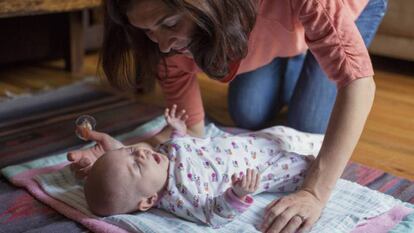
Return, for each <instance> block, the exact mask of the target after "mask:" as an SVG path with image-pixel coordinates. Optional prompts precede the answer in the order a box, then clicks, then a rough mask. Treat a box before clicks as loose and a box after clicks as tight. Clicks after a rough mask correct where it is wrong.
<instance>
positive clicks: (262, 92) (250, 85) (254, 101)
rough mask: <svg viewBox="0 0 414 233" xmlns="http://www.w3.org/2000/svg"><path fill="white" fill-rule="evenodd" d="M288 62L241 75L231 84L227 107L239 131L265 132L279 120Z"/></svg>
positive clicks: (277, 61)
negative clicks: (267, 126) (273, 121)
mask: <svg viewBox="0 0 414 233" xmlns="http://www.w3.org/2000/svg"><path fill="white" fill-rule="evenodd" d="M285 63H286V59H281V58H276V59H274V60H273V61H272V62H271V63H269V64H268V65H266V66H263V67H261V68H259V69H256V70H254V71H251V72H247V73H244V74H240V75H238V76H237V77H236V78H235V79H234V80H233V81H232V82H231V83H230V84H229V92H228V106H229V112H230V116H231V117H232V119H233V121H234V122H235V124H236V125H237V126H238V127H242V128H247V129H260V128H263V127H264V126H265V125H266V123H267V122H269V121H270V120H272V118H274V117H275V116H276V113H277V112H278V111H279V109H280V107H281V106H282V102H281V93H280V89H281V84H282V81H281V79H282V75H283V72H284V69H285Z"/></svg>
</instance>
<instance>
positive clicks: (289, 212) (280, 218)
mask: <svg viewBox="0 0 414 233" xmlns="http://www.w3.org/2000/svg"><path fill="white" fill-rule="evenodd" d="M296 213H297V211H296V210H295V209H294V208H287V209H285V210H284V211H282V212H280V211H275V214H271V215H269V216H268V218H267V219H266V220H265V221H266V223H265V226H264V227H263V228H262V230H263V231H264V232H270V231H269V230H270V229H271V232H281V231H282V230H283V229H284V228H285V226H286V225H287V224H288V223H289V222H290V221H291V219H292V218H293V217H294V216H295V215H296ZM295 218H296V217H295ZM296 222H297V221H296V220H295V222H294V223H295V224H296ZM299 226H300V225H299ZM299 226H295V227H296V229H297V228H298V227H299Z"/></svg>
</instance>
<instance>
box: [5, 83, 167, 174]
mask: <svg viewBox="0 0 414 233" xmlns="http://www.w3.org/2000/svg"><path fill="white" fill-rule="evenodd" d="M161 111H162V109H160V108H157V107H153V106H149V105H145V104H142V103H139V102H136V101H135V100H133V99H131V98H129V97H127V96H124V95H116V94H114V92H113V91H111V90H108V89H104V88H102V87H100V86H99V84H98V83H96V82H94V81H93V80H86V81H82V82H77V83H74V84H72V85H68V86H64V87H62V88H58V89H55V90H50V91H48V92H43V93H39V94H36V95H31V96H21V97H17V98H14V99H11V100H7V101H2V102H0V168H2V167H4V166H7V165H10V164H15V163H19V162H23V161H27V160H30V159H34V158H37V157H38V156H41V155H46V154H49V153H51V152H54V151H58V150H61V149H65V148H66V149H67V148H71V147H76V146H79V145H80V144H81V143H82V141H81V140H80V139H78V138H77V137H76V136H75V134H74V129H75V123H74V122H75V120H76V118H77V117H78V116H80V115H84V114H88V115H92V116H93V117H95V119H96V120H97V125H96V129H97V130H100V131H102V132H106V133H109V134H118V133H122V132H125V131H127V130H129V129H131V128H134V127H136V126H137V125H139V124H141V123H143V122H145V121H148V120H150V119H152V118H153V117H155V116H157V115H159V114H160V113H161Z"/></svg>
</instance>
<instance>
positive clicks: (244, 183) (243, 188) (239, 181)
mask: <svg viewBox="0 0 414 233" xmlns="http://www.w3.org/2000/svg"><path fill="white" fill-rule="evenodd" d="M231 183H232V189H233V192H234V193H235V194H236V195H237V196H238V197H239V198H241V199H243V200H244V199H245V197H246V195H248V194H252V193H254V192H256V190H257V188H258V187H259V183H260V174H259V173H258V172H257V170H256V169H250V168H248V169H247V170H246V174H244V175H243V174H241V176H240V177H238V176H237V175H236V174H233V175H232V176H231Z"/></svg>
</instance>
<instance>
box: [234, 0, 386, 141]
mask: <svg viewBox="0 0 414 233" xmlns="http://www.w3.org/2000/svg"><path fill="white" fill-rule="evenodd" d="M386 8H387V0H370V1H369V2H368V5H367V6H366V7H365V9H364V10H363V11H362V13H361V15H360V16H359V17H358V19H357V20H356V21H355V23H356V25H357V27H358V30H359V32H360V33H361V35H362V38H363V39H364V42H365V45H366V46H367V47H368V46H369V45H370V44H371V41H372V39H373V38H374V36H375V33H376V31H377V29H378V26H379V24H380V22H381V20H382V18H383V17H384V15H385V11H386ZM336 93H337V89H336V85H335V83H334V82H333V81H331V80H329V79H328V77H327V76H326V74H325V73H324V71H323V70H322V68H321V67H320V66H319V64H318V62H317V61H316V60H315V58H314V56H313V55H312V53H311V52H309V51H308V52H307V53H306V54H301V55H298V56H295V57H291V58H275V59H274V60H273V61H272V62H271V63H270V64H268V65H265V66H263V67H260V68H258V69H256V70H254V71H251V72H248V73H243V74H240V75H238V77H236V78H235V79H234V80H233V81H232V82H231V83H230V85H229V95H228V105H229V112H230V116H231V117H232V119H233V121H234V122H235V123H236V125H237V126H238V127H242V128H247V129H254V130H256V129H261V128H264V127H267V126H269V124H270V122H271V121H272V120H273V119H274V118H275V116H276V114H277V113H278V112H279V111H280V109H281V108H282V107H283V105H285V104H287V105H288V116H287V126H289V127H292V128H295V129H297V130H301V131H305V132H311V133H325V131H326V128H327V125H328V121H329V117H330V115H331V111H332V108H333V105H334V103H335V99H336Z"/></svg>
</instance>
